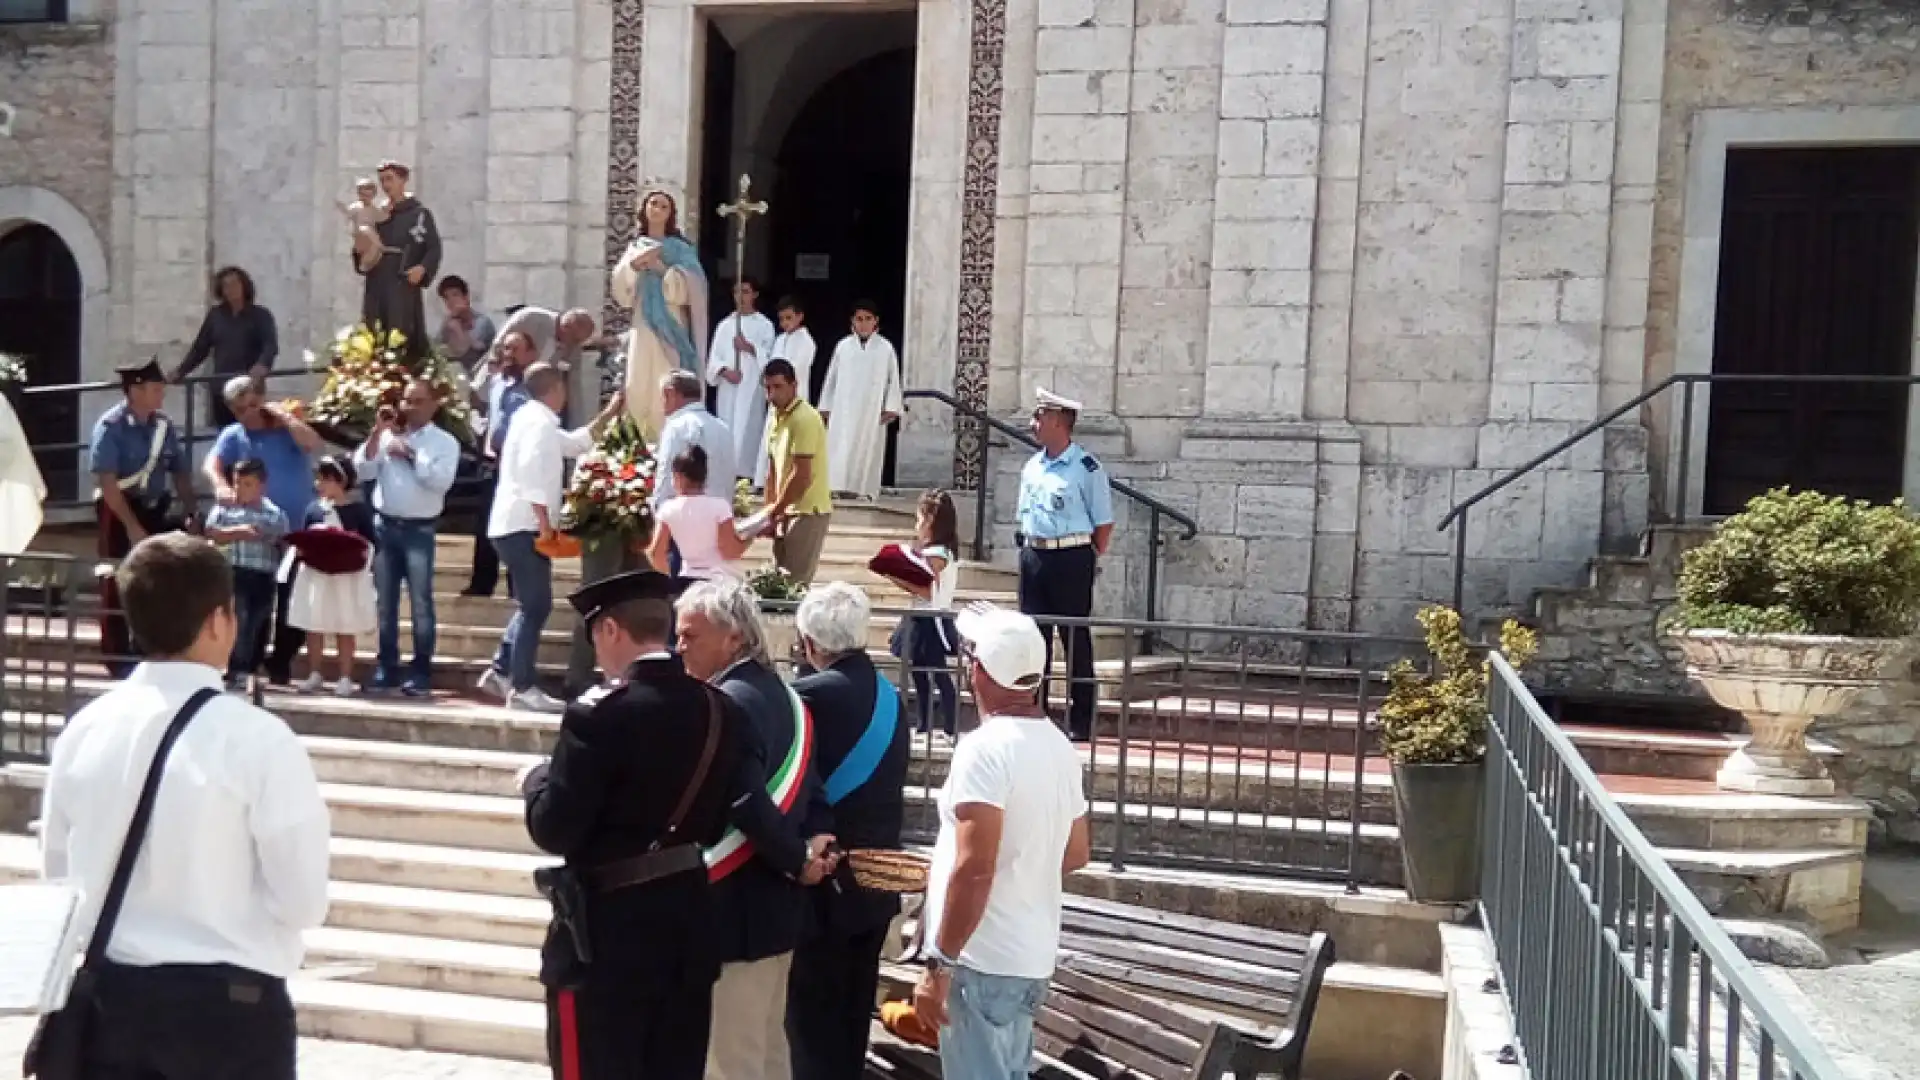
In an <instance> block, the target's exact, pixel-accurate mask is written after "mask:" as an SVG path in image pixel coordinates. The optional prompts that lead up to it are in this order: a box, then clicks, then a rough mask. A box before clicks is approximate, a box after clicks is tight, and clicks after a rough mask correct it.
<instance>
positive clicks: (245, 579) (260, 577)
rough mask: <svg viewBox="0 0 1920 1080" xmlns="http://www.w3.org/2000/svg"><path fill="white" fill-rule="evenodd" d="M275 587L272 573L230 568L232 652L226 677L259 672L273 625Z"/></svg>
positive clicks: (275, 583) (228, 659) (228, 660)
mask: <svg viewBox="0 0 1920 1080" xmlns="http://www.w3.org/2000/svg"><path fill="white" fill-rule="evenodd" d="M277 584H278V583H277V582H275V581H274V580H273V573H272V571H268V570H248V569H244V568H242V567H238V566H236V567H234V568H233V618H234V622H235V623H237V624H238V625H237V626H236V627H235V628H234V635H233V652H232V654H231V655H229V656H228V658H227V677H228V678H239V677H241V676H245V675H251V674H253V673H254V672H255V671H256V670H258V669H259V667H260V663H261V661H262V660H263V659H264V656H263V655H262V654H263V653H264V652H265V651H266V650H265V648H264V646H265V644H266V640H267V628H268V627H270V626H272V625H273V596H274V589H275V587H276V585H277Z"/></svg>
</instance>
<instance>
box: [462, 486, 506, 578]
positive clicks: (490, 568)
mask: <svg viewBox="0 0 1920 1080" xmlns="http://www.w3.org/2000/svg"><path fill="white" fill-rule="evenodd" d="M482 469H483V471H482V473H481V476H480V497H481V503H480V510H479V516H477V517H475V518H474V519H473V575H472V576H471V577H469V578H468V579H467V593H468V594H469V595H471V596H492V595H493V587H494V586H495V585H498V584H499V583H500V553H499V552H497V551H495V550H493V541H491V540H489V539H488V538H487V518H489V517H491V516H493V493H494V490H495V489H497V488H498V487H499V486H500V474H499V473H497V472H496V471H494V468H493V466H491V465H486V466H482ZM507 595H508V596H512V595H513V584H512V582H508V584H507Z"/></svg>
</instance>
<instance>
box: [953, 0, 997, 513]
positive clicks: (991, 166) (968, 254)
mask: <svg viewBox="0 0 1920 1080" xmlns="http://www.w3.org/2000/svg"><path fill="white" fill-rule="evenodd" d="M969 37H970V41H971V56H970V58H969V61H968V74H967V164H966V179H965V184H964V187H963V188H962V189H961V196H960V215H961V217H960V312H959V320H958V324H957V326H956V333H955V335H954V341H955V349H954V363H953V396H954V397H956V398H958V399H959V400H960V401H961V402H962V403H964V404H967V405H971V406H973V407H974V408H976V409H984V408H986V407H987V371H988V368H989V366H990V365H991V363H992V345H993V256H994V252H993V240H994V216H995V214H996V213H998V210H999V200H1000V112H1001V105H1002V102H1003V101H1004V100H1005V97H1006V85H1005V76H1004V73H1003V70H1002V68H1003V62H1004V60H1005V58H1006V45H1007V0H973V25H972V28H971V31H970V35H969ZM986 436H987V431H986V426H985V425H984V424H981V423H980V422H979V421H977V420H973V419H970V418H968V417H964V416H956V417H954V440H953V486H954V487H955V488H969V489H970V488H974V487H975V486H976V485H979V484H983V483H985V482H986V475H985V473H986V470H985V464H986V457H987V439H986Z"/></svg>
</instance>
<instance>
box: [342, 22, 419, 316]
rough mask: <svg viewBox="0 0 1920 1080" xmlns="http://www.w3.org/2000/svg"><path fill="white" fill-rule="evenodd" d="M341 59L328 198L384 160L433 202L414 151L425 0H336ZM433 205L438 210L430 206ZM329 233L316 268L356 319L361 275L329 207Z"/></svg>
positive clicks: (345, 195) (348, 193)
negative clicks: (400, 167) (396, 164)
mask: <svg viewBox="0 0 1920 1080" xmlns="http://www.w3.org/2000/svg"><path fill="white" fill-rule="evenodd" d="M338 3H339V8H338V12H339V18H340V23H339V25H340V58H339V71H338V82H337V83H336V86H335V90H336V94H337V96H336V98H335V102H336V104H335V119H336V120H337V122H338V125H339V126H338V128H337V135H336V139H337V142H336V144H335V145H336V147H337V151H338V154H339V156H338V159H337V161H336V164H335V169H336V171H335V181H334V183H333V185H332V188H333V190H332V191H330V192H325V193H323V194H325V195H326V196H327V202H325V203H323V204H322V205H323V206H329V205H331V203H332V202H333V200H336V199H337V200H340V201H343V202H345V201H351V200H352V198H353V188H352V185H353V181H354V180H355V179H356V178H359V177H370V178H371V177H373V174H374V171H375V170H376V169H377V168H379V165H380V162H382V161H384V160H387V159H389V158H391V159H394V160H397V161H401V162H405V163H406V164H407V166H408V167H410V168H411V169H413V171H414V175H413V180H414V183H415V185H416V186H417V187H418V188H419V192H420V199H421V201H422V202H424V203H426V204H427V206H428V207H434V197H433V196H434V193H433V189H432V187H431V181H432V175H431V173H430V172H429V171H428V170H427V168H426V166H425V163H424V162H423V161H422V160H421V156H420V149H421V147H420V98H421V67H422V64H421V54H422V52H423V51H424V50H423V49H422V47H421V36H420V34H421V15H422V5H423V0H395V2H394V3H387V2H386V0H338ZM436 209H437V208H436ZM334 227H335V230H336V232H335V234H334V239H333V240H332V241H331V242H329V243H327V244H325V245H324V246H323V247H322V248H321V249H320V250H318V251H315V252H314V256H315V257H314V264H315V267H316V270H315V273H317V274H324V275H325V276H326V278H327V279H328V280H329V281H331V282H333V283H334V289H333V296H334V314H335V316H336V317H337V318H338V320H339V321H340V322H342V323H347V322H358V321H359V319H360V302H361V297H362V288H361V281H360V278H359V276H358V275H356V274H355V273H354V272H353V270H352V267H351V263H350V262H349V253H350V252H351V250H352V249H351V247H350V245H349V244H348V242H347V240H346V235H347V231H346V230H347V225H346V222H345V221H343V220H341V218H340V216H339V213H338V211H336V212H335V213H334Z"/></svg>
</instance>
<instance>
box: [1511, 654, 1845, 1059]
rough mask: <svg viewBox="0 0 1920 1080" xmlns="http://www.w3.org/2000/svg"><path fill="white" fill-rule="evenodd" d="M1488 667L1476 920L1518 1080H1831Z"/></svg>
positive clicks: (1802, 1032) (1562, 745)
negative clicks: (1524, 1076) (1488, 942)
mask: <svg viewBox="0 0 1920 1080" xmlns="http://www.w3.org/2000/svg"><path fill="white" fill-rule="evenodd" d="M1490 663H1491V670H1492V673H1493V679H1492V682H1491V685H1490V688H1489V690H1490V693H1489V702H1488V704H1489V706H1490V711H1491V722H1490V723H1489V724H1488V726H1487V765H1486V768H1487V787H1486V795H1485V799H1484V801H1483V803H1482V830H1481V834H1482V837H1483V838H1484V843H1485V848H1484V850H1483V851H1482V857H1481V888H1480V895H1481V900H1480V914H1481V918H1482V920H1483V921H1484V923H1485V925H1486V928H1487V932H1488V935H1489V936H1490V937H1491V938H1492V940H1493V946H1494V961H1495V965H1496V966H1497V968H1498V969H1499V973H1500V983H1501V989H1502V990H1503V991H1504V992H1505V994H1506V997H1507V1003H1508V1007H1509V1009H1510V1010H1511V1012H1512V1015H1513V1017H1514V1027H1515V1033H1516V1035H1517V1036H1518V1040H1519V1044H1520V1045H1519V1050H1520V1052H1521V1054H1522V1055H1523V1056H1524V1058H1525V1059H1526V1060H1525V1063H1526V1065H1527V1068H1528V1074H1529V1075H1531V1076H1533V1077H1536V1078H1538V1080H1667V1078H1669V1077H1674V1076H1701V1077H1705V1076H1726V1077H1730V1078H1731V1077H1743V1076H1756V1077H1758V1080H1774V1078H1776V1077H1780V1078H1782V1080H1784V1078H1786V1077H1793V1078H1800V1080H1841V1077H1842V1076H1844V1075H1845V1074H1843V1073H1842V1072H1841V1070H1840V1069H1839V1067H1838V1066H1837V1065H1836V1064H1835V1063H1834V1061H1833V1059H1832V1058H1831V1056H1830V1055H1829V1054H1828V1052H1827V1049H1826V1047H1825V1046H1824V1045H1822V1043H1821V1042H1820V1040H1819V1037H1818V1036H1816V1035H1815V1034H1814V1032H1813V1030H1812V1029H1811V1028H1809V1027H1808V1026H1807V1025H1806V1024H1805V1022H1804V1021H1802V1020H1801V1019H1800V1017H1799V1016H1798V1015H1796V1014H1795V1013H1794V1012H1793V1010H1792V1008H1791V1007H1790V1006H1788V1005H1787V1004H1786V1003H1785V1002H1784V1001H1782V1000H1781V999H1780V998H1779V996H1778V995H1777V992H1776V991H1775V990H1774V989H1773V988H1772V986H1770V985H1769V984H1768V983H1767V981H1766V979H1765V977H1764V976H1763V975H1762V974H1761V973H1760V972H1759V970H1758V969H1756V968H1755V967H1754V966H1753V964H1752V963H1751V962H1750V961H1748V960H1747V958H1746V957H1745V956H1744V955H1743V954H1742V953H1741V952H1740V948H1739V946H1737V945H1735V944H1734V942H1733V939H1732V938H1730V937H1728V936H1727V933H1726V931H1725V930H1723V929H1721V927H1720V924H1719V923H1717V922H1715V921H1714V918H1713V916H1712V915H1711V914H1709V913H1708V912H1707V909H1706V908H1705V907H1704V906H1703V905H1702V904H1701V903H1700V901H1699V900H1698V899H1697V898H1696V897H1695V896H1694V894H1693V890H1692V889H1690V888H1688V887H1687V885H1686V883H1685V882H1683V881H1681V880H1680V877H1679V875H1678V874H1676V873H1674V871H1673V868H1672V867H1670V866H1668V865H1667V861H1666V859H1664V858H1662V857H1661V855H1660V852H1659V851H1658V850H1656V849H1655V847H1654V846H1653V844H1652V842H1651V841H1649V840H1648V839H1647V838H1646V836H1645V835H1644V834H1642V833H1641V832H1640V829H1639V827H1638V826H1636V825H1634V823H1633V821H1632V820H1631V819H1630V818H1628V817H1627V814H1626V812H1625V811H1624V810H1622V809H1621V808H1620V806H1619V804H1618V803H1616V802H1615V801H1614V799H1613V796H1611V795H1610V794H1608V793H1607V790H1606V788H1605V786H1604V785H1602V784H1601V783H1600V779H1599V777H1597V776H1595V775H1594V772H1593V769H1592V768H1590V767H1589V766H1588V765H1587V763H1586V759H1585V758H1584V757H1583V756H1582V755H1581V753H1580V750H1579V749H1578V748H1577V747H1575V746H1574V744H1573V741H1572V740H1571V739H1569V738H1568V737H1567V736H1566V734H1565V733H1564V732H1562V731H1561V730H1560V728H1559V726H1558V725H1557V724H1555V723H1554V722H1553V721H1552V720H1551V719H1549V718H1548V717H1547V714H1546V711H1545V710H1544V709H1542V708H1541V707H1540V703H1539V702H1538V701H1536V700H1535V699H1534V697H1533V695H1532V694H1531V693H1530V692H1529V691H1528V690H1527V688H1526V685H1525V684H1524V683H1523V682H1522V681H1521V679H1520V676H1519V673H1517V672H1516V671H1514V669H1513V667H1512V666H1511V665H1510V664H1508V663H1507V661H1506V658H1505V657H1503V656H1501V655H1499V654H1498V653H1497V652H1496V653H1494V654H1492V656H1491V657H1490ZM1743 1056H1746V1057H1747V1058H1748V1061H1747V1063H1746V1064H1742V1061H1741V1059H1742V1057H1743Z"/></svg>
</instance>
